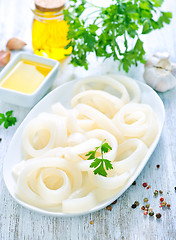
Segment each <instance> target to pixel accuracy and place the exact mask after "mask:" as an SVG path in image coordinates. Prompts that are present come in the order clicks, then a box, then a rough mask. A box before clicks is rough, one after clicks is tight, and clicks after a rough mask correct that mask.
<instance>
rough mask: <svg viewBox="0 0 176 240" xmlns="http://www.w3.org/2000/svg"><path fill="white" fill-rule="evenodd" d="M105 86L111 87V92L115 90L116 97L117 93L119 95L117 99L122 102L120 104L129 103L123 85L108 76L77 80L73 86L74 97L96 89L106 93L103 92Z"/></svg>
mask: <svg viewBox="0 0 176 240" xmlns="http://www.w3.org/2000/svg"><path fill="white" fill-rule="evenodd" d="M91 85H93V86H91ZM96 85H97V87H96ZM106 86H108V87H111V88H112V89H113V90H115V93H116V94H115V95H116V96H117V93H120V95H121V96H120V97H119V98H120V100H122V102H124V103H128V102H129V101H130V97H129V94H128V91H127V90H126V88H125V87H124V85H123V84H121V83H120V82H118V81H116V80H115V79H113V78H112V77H109V76H92V77H87V78H83V79H81V80H79V81H78V82H77V83H76V85H75V88H74V95H76V94H78V93H80V92H83V91H85V90H97V89H98V90H104V91H106V90H105V89H106ZM113 92H114V91H113Z"/></svg>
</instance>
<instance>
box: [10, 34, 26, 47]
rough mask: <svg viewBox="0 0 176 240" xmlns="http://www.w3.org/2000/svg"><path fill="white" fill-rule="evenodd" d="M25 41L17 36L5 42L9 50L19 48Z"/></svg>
mask: <svg viewBox="0 0 176 240" xmlns="http://www.w3.org/2000/svg"><path fill="white" fill-rule="evenodd" d="M25 45H26V43H25V42H24V41H22V40H20V39H19V38H15V37H14V38H11V39H9V41H8V42H7V44H6V48H7V49H9V50H20V49H22V48H23V47H24V46H25Z"/></svg>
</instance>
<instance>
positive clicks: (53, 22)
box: [32, 9, 72, 61]
mask: <svg viewBox="0 0 176 240" xmlns="http://www.w3.org/2000/svg"><path fill="white" fill-rule="evenodd" d="M33 13H34V20H33V26H32V46H33V50H34V53H35V54H37V55H40V56H43V57H49V58H53V59H55V60H58V61H60V60H63V59H65V58H66V56H65V55H66V54H70V53H71V51H72V48H71V47H70V48H69V49H65V48H64V47H65V46H66V45H67V44H68V43H69V41H68V39H67V33H68V28H69V27H68V25H67V23H66V21H65V20H64V17H63V11H62V10H59V11H58V12H57V11H52V12H51V11H49V12H47V11H40V10H38V9H35V10H33Z"/></svg>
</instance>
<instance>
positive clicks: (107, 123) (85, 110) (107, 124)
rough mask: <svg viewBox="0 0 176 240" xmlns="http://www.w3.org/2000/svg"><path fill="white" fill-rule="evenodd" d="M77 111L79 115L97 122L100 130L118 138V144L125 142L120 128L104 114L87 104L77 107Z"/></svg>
mask: <svg viewBox="0 0 176 240" xmlns="http://www.w3.org/2000/svg"><path fill="white" fill-rule="evenodd" d="M75 109H76V110H77V111H78V112H79V114H81V115H83V116H86V117H88V118H89V119H91V120H93V121H95V122H96V123H97V125H98V126H100V128H102V129H104V130H106V131H109V132H110V133H111V134H113V135H114V136H115V137H116V138H117V141H118V142H121V141H122V140H123V136H122V134H121V132H120V130H119V129H118V127H117V126H116V125H115V124H114V123H113V122H112V120H111V119H109V118H108V117H107V116H105V115H104V114H103V113H101V112H99V111H98V110H96V109H95V108H93V107H91V106H88V105H86V104H78V105H76V107H75Z"/></svg>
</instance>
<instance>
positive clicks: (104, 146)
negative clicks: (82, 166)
mask: <svg viewBox="0 0 176 240" xmlns="http://www.w3.org/2000/svg"><path fill="white" fill-rule="evenodd" d="M99 148H100V151H101V158H96V157H95V154H96V152H97V150H98V149H99ZM109 150H112V148H111V146H109V144H108V143H107V142H106V139H104V140H103V141H102V143H101V146H99V147H95V150H94V151H90V152H88V153H87V154H86V156H89V157H88V159H87V160H93V159H94V161H93V162H92V163H91V164H90V167H91V168H95V170H94V171H93V172H94V174H95V175H96V174H99V175H101V176H104V177H106V176H107V172H106V170H109V169H113V166H112V163H111V161H110V160H108V159H105V158H104V157H103V154H104V153H107V152H108V151H109ZM105 168H106V170H105Z"/></svg>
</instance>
